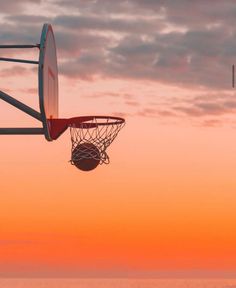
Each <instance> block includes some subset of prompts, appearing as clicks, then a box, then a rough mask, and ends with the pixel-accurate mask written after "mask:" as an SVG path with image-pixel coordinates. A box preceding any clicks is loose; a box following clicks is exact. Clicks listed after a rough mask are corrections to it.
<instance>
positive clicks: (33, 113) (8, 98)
mask: <svg viewBox="0 0 236 288" xmlns="http://www.w3.org/2000/svg"><path fill="white" fill-rule="evenodd" d="M0 99H2V100H4V101H6V102H7V103H9V104H11V105H13V106H15V107H16V108H18V109H20V110H21V111H23V112H25V113H27V114H28V115H30V116H32V117H34V118H35V119H37V120H39V121H41V122H42V116H41V114H40V113H39V112H38V111H36V110H34V109H33V108H31V107H29V106H27V105H25V104H24V103H22V102H20V101H18V100H16V99H15V98H13V97H11V96H10V95H8V94H6V93H4V92H2V91H0Z"/></svg>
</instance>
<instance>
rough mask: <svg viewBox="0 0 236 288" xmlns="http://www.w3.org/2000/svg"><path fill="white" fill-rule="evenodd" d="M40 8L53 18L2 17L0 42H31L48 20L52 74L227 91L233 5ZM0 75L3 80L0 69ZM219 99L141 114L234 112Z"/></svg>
mask: <svg viewBox="0 0 236 288" xmlns="http://www.w3.org/2000/svg"><path fill="white" fill-rule="evenodd" d="M4 3H5V2H3V1H0V7H1V5H2V7H4V5H5V6H6V7H8V9H12V8H10V7H11V5H13V1H9V2H7V3H8V4H4ZM33 3H40V1H37V0H35V1H34V2H33ZM45 3H50V5H54V6H53V7H54V8H55V10H54V11H53V15H56V16H55V17H54V18H50V17H48V16H44V15H37V16H36V15H28V14H27V15H25V14H23V12H21V11H20V13H18V14H13V13H11V14H8V15H7V14H6V15H5V18H4V19H5V25H4V29H2V31H1V33H0V42H1V43H22V42H23V43H35V42H38V41H39V38H40V31H41V26H42V24H43V23H42V22H51V23H52V24H53V26H54V32H55V36H56V42H57V47H58V58H59V71H60V73H61V74H62V75H64V76H66V77H69V78H77V79H83V80H88V81H92V80H93V79H95V78H96V76H100V77H103V78H119V79H132V80H135V81H140V80H141V81H143V80H148V81H152V82H156V83H164V84H168V85H175V86H179V87H185V88H186V87H187V88H191V89H192V88H193V89H199V88H201V89H202V88H204V89H205V90H206V91H210V90H211V89H213V90H220V91H222V93H223V92H224V90H228V89H230V88H231V65H232V64H233V63H234V62H235V55H234V54H235V51H236V42H235V35H236V28H235V27H234V25H233V24H232V23H234V19H235V16H236V6H235V1H233V0H226V1H220V0H216V1H214V5H212V1H210V0H199V1H189V0H178V1H172V0H147V1H143V0H121V1H110V0H96V1H95V0H68V1H61V0H60V1H59V0H54V1H52V0H51V1H45ZM24 5H28V2H27V1H21V8H22V7H26V6H24ZM49 7H50V9H51V8H52V6H49ZM6 9H7V8H6ZM6 9H5V10H4V11H7V10H6ZM8 11H10V10H8ZM15 11H16V10H15ZM61 11H63V13H62V12H61ZM17 12H18V10H17ZM72 12H73V13H72ZM1 73H2V75H4V73H5V75H7V74H6V73H7V71H2V72H1ZM207 94H209V93H207ZM219 94H220V93H219ZM222 95H223V96H224V97H226V98H225V99H223V96H222V97H220V96H218V95H214V97H215V98H214V97H213V98H210V97H212V96H211V95H210V94H209V95H208V96H209V98H206V99H203V98H201V97H200V96H199V98H197V97H192V96H191V95H189V97H188V96H186V99H185V98H184V97H183V98H182V102H181V101H180V102H179V103H178V106H177V107H172V106H171V103H169V106H168V107H167V105H166V106H165V105H163V107H162V108H161V109H160V110H158V111H157V110H155V109H154V110H155V111H151V110H150V109H151V108H150V107H148V105H147V107H145V108H144V110H141V112H140V115H141V114H142V115H144V116H146V115H158V117H159V115H163V116H168V115H169V116H172V115H180V114H181V115H186V116H187V117H190V116H191V117H196V116H197V117H200V116H202V117H205V116H206V115H210V116H211V115H213V116H214V115H224V114H227V113H232V111H233V112H235V111H234V109H235V102H234V100H233V99H232V98H231V97H229V95H225V94H222ZM153 97H155V96H153ZM131 99H132V97H131ZM173 99H174V96H173ZM134 103H136V102H135V99H133V102H132V101H131V102H130V101H128V102H126V105H128V106H133V107H135V105H136V104H134ZM137 105H138V102H137ZM137 107H138V106H137ZM161 110H162V112H161Z"/></svg>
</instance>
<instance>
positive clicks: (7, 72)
mask: <svg viewBox="0 0 236 288" xmlns="http://www.w3.org/2000/svg"><path fill="white" fill-rule="evenodd" d="M30 72H31V71H30V70H29V69H27V68H23V67H20V66H13V67H11V68H5V69H1V70H0V77H7V78H8V77H14V76H19V75H21V76H22V75H27V74H29V73H30Z"/></svg>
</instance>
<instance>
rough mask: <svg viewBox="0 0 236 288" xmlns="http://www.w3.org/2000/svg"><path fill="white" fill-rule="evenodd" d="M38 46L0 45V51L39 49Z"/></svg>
mask: <svg viewBox="0 0 236 288" xmlns="http://www.w3.org/2000/svg"><path fill="white" fill-rule="evenodd" d="M39 47H40V44H34V45H0V49H19V48H20V49H21V48H39Z"/></svg>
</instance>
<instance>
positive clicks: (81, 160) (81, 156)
mask: <svg viewBox="0 0 236 288" xmlns="http://www.w3.org/2000/svg"><path fill="white" fill-rule="evenodd" d="M99 162H100V152H99V150H98V148H97V147H96V146H95V145H94V144H92V143H81V144H78V145H77V146H76V147H75V148H74V149H73V150H72V163H73V164H74V165H75V166H76V167H77V168H78V169H80V170H82V171H91V170H93V169H95V168H96V167H97V166H98V164H99Z"/></svg>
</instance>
